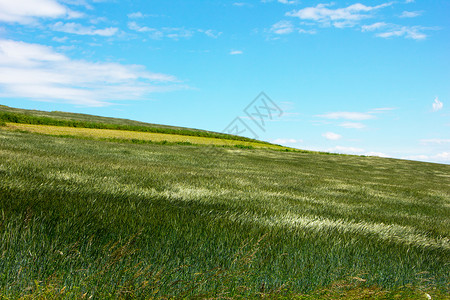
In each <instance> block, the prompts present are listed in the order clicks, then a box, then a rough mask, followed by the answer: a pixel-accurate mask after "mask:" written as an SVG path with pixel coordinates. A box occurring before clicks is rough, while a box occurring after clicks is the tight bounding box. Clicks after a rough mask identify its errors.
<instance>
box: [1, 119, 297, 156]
mask: <svg viewBox="0 0 450 300" xmlns="http://www.w3.org/2000/svg"><path fill="white" fill-rule="evenodd" d="M6 129H8V130H15V131H21V132H34V133H39V134H46V135H55V136H64V137H67V136H72V137H76V138H90V139H101V140H110V141H122V142H133V143H148V142H150V143H165V144H170V143H172V144H178V145H215V146H225V147H240V148H242V149H252V148H269V149H274V150H283V151H284V150H290V151H296V150H295V149H292V148H286V147H283V146H279V145H273V144H269V143H261V142H247V141H238V140H230V139H219V138H211V137H200V136H186V135H178V134H167V133H153V132H138V131H127V130H117V129H115V130H111V129H96V128H74V127H63V126H49V125H30V124H17V123H7V124H6Z"/></svg>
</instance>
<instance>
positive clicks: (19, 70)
mask: <svg viewBox="0 0 450 300" xmlns="http://www.w3.org/2000/svg"><path fill="white" fill-rule="evenodd" d="M177 88H181V87H180V86H179V85H178V81H177V79H176V78H175V77H173V76H170V75H165V74H159V73H151V72H148V71H147V70H146V69H145V67H143V66H139V65H123V64H118V63H105V62H88V61H84V60H72V59H70V58H69V57H67V56H65V55H63V54H61V53H58V52H56V51H54V50H53V49H52V48H50V47H48V46H44V45H39V44H29V43H25V42H17V41H12V40H0V96H1V97H8V98H26V99H34V100H37V101H53V102H65V103H72V104H77V105H83V106H105V105H109V104H111V103H112V102H111V101H118V100H138V99H140V100H142V99H148V97H149V94H151V93H153V92H158V91H166V90H172V89H177Z"/></svg>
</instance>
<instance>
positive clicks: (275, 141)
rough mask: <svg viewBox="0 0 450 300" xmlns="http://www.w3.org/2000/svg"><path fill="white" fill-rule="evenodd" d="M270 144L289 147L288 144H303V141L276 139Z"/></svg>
mask: <svg viewBox="0 0 450 300" xmlns="http://www.w3.org/2000/svg"><path fill="white" fill-rule="evenodd" d="M272 143H274V144H278V145H290V144H298V143H303V140H301V139H276V140H273V141H272Z"/></svg>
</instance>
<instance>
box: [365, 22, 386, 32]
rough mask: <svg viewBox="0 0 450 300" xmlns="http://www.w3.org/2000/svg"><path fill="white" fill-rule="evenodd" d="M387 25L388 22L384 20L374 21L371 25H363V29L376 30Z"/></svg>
mask: <svg viewBox="0 0 450 300" xmlns="http://www.w3.org/2000/svg"><path fill="white" fill-rule="evenodd" d="M386 25H387V24H386V23H384V22H377V23H373V24H371V25H363V26H361V31H362V32H364V31H374V30H377V29H380V28H382V27H385V26H386Z"/></svg>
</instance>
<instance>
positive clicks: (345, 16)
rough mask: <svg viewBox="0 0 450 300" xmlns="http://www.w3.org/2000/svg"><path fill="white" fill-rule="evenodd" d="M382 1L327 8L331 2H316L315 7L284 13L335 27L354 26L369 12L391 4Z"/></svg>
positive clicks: (368, 14)
mask: <svg viewBox="0 0 450 300" xmlns="http://www.w3.org/2000/svg"><path fill="white" fill-rule="evenodd" d="M391 4H392V3H384V4H380V5H377V6H366V5H363V4H360V3H356V4H352V5H350V6H347V7H344V8H336V9H332V8H329V7H330V6H332V5H331V4H318V5H316V6H315V7H306V8H303V9H300V10H293V11H291V12H288V13H286V15H287V16H290V17H297V18H299V19H302V20H311V21H315V22H319V23H322V24H325V25H330V24H333V25H334V26H336V27H348V26H354V25H355V24H356V23H357V22H358V21H360V20H362V19H365V18H369V17H371V15H370V12H372V11H375V10H377V9H380V8H383V7H386V6H389V5H391Z"/></svg>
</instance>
